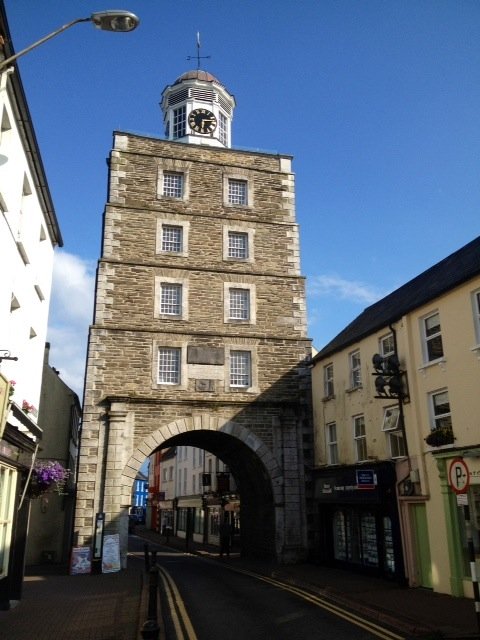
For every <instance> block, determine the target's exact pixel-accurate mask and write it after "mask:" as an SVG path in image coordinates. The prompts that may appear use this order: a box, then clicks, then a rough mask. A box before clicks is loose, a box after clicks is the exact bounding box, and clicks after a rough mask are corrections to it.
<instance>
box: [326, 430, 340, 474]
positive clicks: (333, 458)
mask: <svg viewBox="0 0 480 640" xmlns="http://www.w3.org/2000/svg"><path fill="white" fill-rule="evenodd" d="M325 441H326V447H327V459H328V464H331V465H334V464H338V436H337V423H336V422H328V423H327V424H326V425H325Z"/></svg>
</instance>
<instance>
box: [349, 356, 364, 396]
mask: <svg viewBox="0 0 480 640" xmlns="http://www.w3.org/2000/svg"><path fill="white" fill-rule="evenodd" d="M348 358H349V362H350V384H351V387H350V388H351V389H360V388H361V387H362V359H361V357H360V349H355V351H352V352H351V353H350V354H349V356H348Z"/></svg>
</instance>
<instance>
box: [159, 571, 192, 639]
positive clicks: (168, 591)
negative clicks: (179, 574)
mask: <svg viewBox="0 0 480 640" xmlns="http://www.w3.org/2000/svg"><path fill="white" fill-rule="evenodd" d="M157 566H158V569H159V573H160V578H161V579H162V583H163V587H164V589H165V595H166V597H167V602H168V609H169V613H170V616H171V618H172V623H173V626H174V628H175V634H176V638H177V640H197V634H196V633H195V631H194V629H193V625H192V621H191V620H190V616H189V615H188V613H187V609H186V608H185V604H184V602H183V599H182V596H181V595H180V592H179V590H178V589H177V585H176V584H175V582H174V581H173V579H172V577H171V575H170V574H169V573H168V571H165V569H163V567H160V566H159V565H157Z"/></svg>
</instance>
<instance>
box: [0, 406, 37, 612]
mask: <svg viewBox="0 0 480 640" xmlns="http://www.w3.org/2000/svg"><path fill="white" fill-rule="evenodd" d="M41 436H42V430H41V429H40V428H39V427H38V426H37V424H36V423H35V422H34V421H33V420H31V419H30V418H29V416H28V415H26V414H25V413H24V412H23V411H22V410H21V409H20V408H19V407H18V406H17V405H16V404H15V403H11V404H9V406H8V409H7V410H6V411H5V413H4V414H3V416H2V415H0V609H9V608H11V607H13V606H15V604H16V603H17V602H18V601H19V600H20V599H21V595H22V584H23V572H24V566H25V552H26V541H27V534H28V518H29V513H30V499H29V496H28V494H27V490H26V487H27V484H28V479H29V474H30V471H31V468H32V466H33V463H34V459H35V453H36V451H37V449H38V445H36V444H35V441H37V442H38V441H39V440H40V438H41Z"/></svg>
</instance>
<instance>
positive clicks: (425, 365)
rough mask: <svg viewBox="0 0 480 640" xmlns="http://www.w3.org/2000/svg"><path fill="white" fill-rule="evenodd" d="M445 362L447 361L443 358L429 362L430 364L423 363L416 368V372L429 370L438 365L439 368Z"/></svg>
mask: <svg viewBox="0 0 480 640" xmlns="http://www.w3.org/2000/svg"><path fill="white" fill-rule="evenodd" d="M446 362H447V359H446V358H445V357H443V358H437V359H436V360H430V362H425V363H424V364H423V365H422V366H421V367H418V370H419V371H425V370H426V369H429V368H430V367H434V366H435V365H439V366H440V367H441V366H442V365H444V364H445V363H446Z"/></svg>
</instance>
